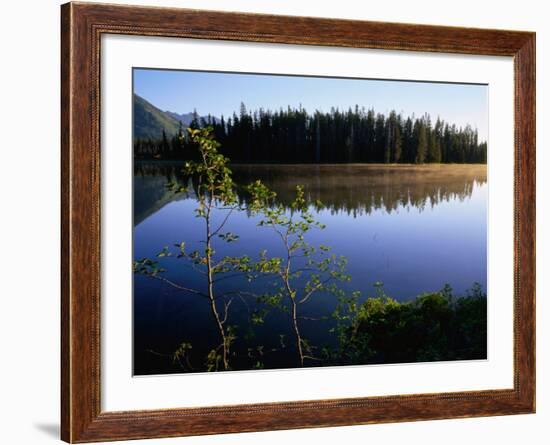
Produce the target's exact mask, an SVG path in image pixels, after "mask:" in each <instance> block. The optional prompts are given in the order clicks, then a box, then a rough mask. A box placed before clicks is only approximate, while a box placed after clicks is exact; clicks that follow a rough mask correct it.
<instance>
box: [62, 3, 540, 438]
mask: <svg viewBox="0 0 550 445" xmlns="http://www.w3.org/2000/svg"><path fill="white" fill-rule="evenodd" d="M104 33H110V34H132V35H148V36H169V37H185V38H195V39H220V40H242V41H250V42H276V43H286V44H302V45H325V46H337V47H338V46H339V47H355V48H382V49H393V50H412V51H431V52H448V53H462V54H480V55H498V56H512V57H513V58H514V69H515V87H514V88H515V168H514V170H515V171H514V175H515V176H514V177H515V191H514V193H515V198H514V199H515V216H514V218H515V220H514V230H515V234H514V253H513V254H514V388H513V389H509V390H488V391H475V392H458V393H437V394H418V395H407V396H388V397H368V398H351V399H332V400H314V401H302V402H288V403H266V404H255V405H237V406H231V407H216V406H214V407H210V408H187V409H186V408H182V409H170V410H154V411H129V412H102V411H101V408H100V335H101V333H100V319H99V313H100V312H99V309H100V250H99V249H100V139H99V131H100V121H99V115H100V112H101V107H100V84H99V69H100V52H101V46H100V38H101V35H102V34H104ZM61 35H62V43H61V148H62V158H61V170H62V178H61V198H62V201H61V202H62V209H61V221H62V226H61V232H62V244H61V266H62V267H61V269H62V272H61V289H62V292H61V297H62V298H61V314H62V316H61V332H62V339H61V352H62V357H61V369H62V374H61V438H62V439H63V440H65V441H67V442H71V443H73V442H93V441H104V440H120V439H138V438H152V437H174V436H185V435H199V434H215V433H230V432H243V431H263V430H279V429H288V428H307V427H322V426H338V425H352V424H367V423H377V422H402V421H411V420H425V419H441V418H451V417H455V418H456V417H474V416H492V415H506V414H519V413H533V412H535V34H534V33H530V32H517V31H502V30H488V29H467V28H454V27H440V26H424V25H409V24H396V23H392V24H390V23H380V22H363V21H352V20H333V19H324V18H306V17H289V16H271V15H256V14H242V13H225V12H224V13H222V12H213V11H197V10H186V9H171V8H149V7H133V6H118V5H106V4H92V3H68V4H65V5H63V6H62V7H61ZM510 254H512V252H510Z"/></svg>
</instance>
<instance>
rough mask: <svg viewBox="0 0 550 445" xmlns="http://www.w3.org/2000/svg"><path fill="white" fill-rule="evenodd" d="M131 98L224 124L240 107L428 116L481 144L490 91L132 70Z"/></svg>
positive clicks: (484, 88)
mask: <svg viewBox="0 0 550 445" xmlns="http://www.w3.org/2000/svg"><path fill="white" fill-rule="evenodd" d="M133 76H134V92H135V93H136V94H138V95H139V96H141V97H143V98H144V99H146V100H147V101H149V102H151V103H152V104H153V105H155V106H156V107H157V108H160V109H161V110H163V111H173V112H176V113H180V114H182V113H189V112H191V111H193V110H194V109H196V110H197V112H198V113H199V115H201V116H205V115H208V114H211V115H212V116H216V117H221V116H222V115H223V116H225V117H226V118H227V117H228V116H231V115H232V114H233V112H236V113H237V114H238V112H239V108H240V104H241V102H243V103H244V104H245V106H246V108H247V109H248V110H249V111H254V110H257V109H259V108H264V109H266V110H267V109H271V110H278V109H279V108H281V107H282V108H287V107H288V106H289V105H290V106H291V107H292V108H295V107H296V108H297V107H299V106H300V105H301V106H302V107H303V108H305V109H306V110H307V111H308V112H310V113H313V112H314V111H315V110H320V111H325V112H328V111H330V109H331V108H332V107H335V108H339V109H340V110H342V109H343V110H347V109H348V108H349V107H352V108H355V105H359V107H360V108H362V107H365V108H366V109H370V108H374V110H375V111H376V112H377V113H383V114H386V115H387V114H388V113H389V112H390V111H391V110H395V111H396V112H398V113H399V112H401V113H402V114H403V115H404V116H411V115H412V114H413V113H414V115H416V116H422V115H423V114H424V113H428V114H429V115H430V116H431V118H432V121H435V120H436V119H437V117H440V118H441V119H443V120H445V121H446V122H448V123H450V124H456V125H457V126H459V127H464V126H466V125H467V124H470V125H471V126H472V127H473V128H477V130H478V132H479V138H480V140H482V141H483V140H487V136H488V97H487V94H488V87H487V85H477V84H451V83H436V82H411V81H398V80H397V81H396V80H372V79H348V78H333V77H304V76H284V75H269V74H239V73H221V72H200V71H181V70H159V69H142V68H135V69H134V71H133Z"/></svg>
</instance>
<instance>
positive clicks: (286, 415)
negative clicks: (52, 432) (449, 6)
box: [61, 3, 535, 443]
mask: <svg viewBox="0 0 550 445" xmlns="http://www.w3.org/2000/svg"><path fill="white" fill-rule="evenodd" d="M61 16H62V29H61V31H62V47H61V61H62V91H61V103H62V107H61V109H62V132H61V135H62V246H61V253H62V255H61V257H62V277H61V280H62V339H61V340H62V341H61V345H62V382H61V390H62V394H61V398H62V413H61V414H62V422H61V424H62V427H61V435H62V439H63V440H65V441H67V442H71V443H73V442H95V441H106V440H123V439H139V438H154V437H175V436H185V435H201V434H216V433H229V432H245V431H263V430H277V429H289V428H307V427H321V426H338V425H353V424H368V423H377V422H401V421H412V420H424V419H441V418H456V417H474V416H492V415H509V414H522V413H524V414H526V413H533V412H534V411H535V34H534V33H530V32H518V31H503V30H488V29H466V28H451V27H439V26H425V25H422V26H421V25H408V24H395V23H379V22H362V21H349V20H334V19H321V18H307V17H287V16H269V15H255V14H241V13H225V12H224V13H222V12H213V11H198V10H186V9H173V8H148V7H137V6H136V7H134V6H117V5H106V4H101V5H100V4H91V3H86V4H81V3H67V4H65V5H63V6H62V9H61Z"/></svg>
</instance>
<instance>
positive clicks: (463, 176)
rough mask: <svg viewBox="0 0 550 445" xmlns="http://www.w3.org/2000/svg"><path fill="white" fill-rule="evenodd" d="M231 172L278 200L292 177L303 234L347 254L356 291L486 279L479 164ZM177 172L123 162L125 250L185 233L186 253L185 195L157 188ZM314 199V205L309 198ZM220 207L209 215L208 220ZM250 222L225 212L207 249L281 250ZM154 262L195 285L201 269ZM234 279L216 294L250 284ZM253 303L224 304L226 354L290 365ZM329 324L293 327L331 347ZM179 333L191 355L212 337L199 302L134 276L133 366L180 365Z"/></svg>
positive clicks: (322, 308) (320, 305)
mask: <svg viewBox="0 0 550 445" xmlns="http://www.w3.org/2000/svg"><path fill="white" fill-rule="evenodd" d="M232 170H233V172H234V178H235V180H236V182H237V184H240V185H244V184H248V183H249V182H251V181H253V180H255V179H261V180H262V181H263V182H264V183H265V184H266V185H268V186H269V187H270V188H272V189H273V190H275V191H276V192H277V196H278V199H279V200H280V202H282V203H284V204H288V203H289V202H291V200H292V198H293V193H294V189H295V186H296V185H297V184H300V185H303V186H304V188H305V192H306V197H307V199H308V200H309V202H311V203H312V209H314V210H315V212H316V218H317V220H319V221H320V222H322V223H323V224H325V225H326V229H325V230H317V231H312V232H309V233H308V241H309V242H310V243H311V244H313V245H318V244H325V245H329V246H331V247H332V250H333V252H334V253H336V254H338V255H343V256H345V257H346V258H347V259H348V261H349V263H348V268H347V271H348V272H349V273H350V274H351V276H352V279H351V281H350V282H349V283H346V284H345V285H344V287H345V289H347V290H350V291H352V290H359V291H361V293H362V295H363V298H366V297H367V296H372V295H374V288H373V284H374V283H375V282H383V283H384V289H385V290H386V292H387V294H389V295H390V296H392V297H393V298H395V299H397V300H402V301H403V300H408V299H412V298H414V297H416V296H417V295H418V294H420V293H423V292H429V291H436V290H439V289H441V288H442V287H443V286H444V285H445V283H449V284H450V285H451V286H452V287H453V289H454V290H455V293H457V294H461V293H463V292H464V291H465V290H467V289H469V288H470V287H471V286H472V284H473V283H474V282H478V283H480V284H481V285H482V287H483V288H484V289H485V288H486V276H487V273H486V257H487V251H486V240H487V233H486V211H487V183H486V169H485V166H481V165H458V166H449V165H441V166H421V167H415V166H365V165H363V166H361V165H338V166H335V165H322V166H312V165H304V166H257V165H256V166H233V167H232ZM178 171H179V169H178V168H177V167H176V165H174V164H169V163H162V162H156V163H152V164H151V163H149V164H147V163H136V165H135V172H134V258H136V259H138V258H142V257H155V255H156V254H157V253H158V252H159V251H160V250H161V249H162V248H163V247H164V246H172V245H173V244H174V243H179V242H180V241H185V242H186V245H187V246H188V251H191V250H193V249H195V248H196V249H200V248H201V244H200V240H201V239H203V233H204V227H203V221H202V220H200V219H197V218H195V216H194V213H193V210H194V209H195V207H196V200H195V199H194V197H193V194H192V192H190V193H189V194H188V195H185V196H184V195H178V196H176V195H174V194H173V193H171V192H170V191H168V190H167V189H166V187H165V184H166V183H167V182H170V181H181V182H185V180H184V178H183V176H182V175H181V174H179V173H178ZM243 199H245V197H244V196H243ZM317 200H319V201H321V202H322V204H323V206H322V207H314V204H313V203H315V202H316V201H317ZM223 216H224V215H219V216H218V218H219V221H218V222H221V220H222V219H223ZM215 222H216V221H215ZM257 222H258V218H253V217H249V216H248V215H247V214H246V213H244V212H243V213H237V214H233V215H232V216H231V218H230V220H229V222H228V225H227V226H226V228H227V230H228V231H232V232H234V233H237V234H239V236H240V239H239V241H238V242H235V243H231V244H225V243H221V244H219V245H217V246H216V247H217V249H218V252H217V253H218V254H219V255H220V256H224V255H239V254H248V255H250V256H251V257H255V256H257V253H258V252H259V251H260V250H262V249H266V250H268V252H269V253H270V254H271V255H282V253H283V252H282V249H281V247H282V246H281V244H280V240H279V239H278V238H277V236H276V234H274V233H273V232H271V231H269V230H266V229H262V228H258V227H257ZM224 231H225V229H224ZM162 265H163V267H164V268H166V269H167V272H166V277H167V278H170V279H172V280H174V281H178V282H182V281H183V282H185V283H186V284H187V285H189V286H191V287H201V286H203V280H204V278H203V277H202V276H201V275H200V274H199V273H197V272H196V271H194V270H193V269H191V268H190V267H187V266H184V265H183V263H182V262H181V260H175V259H173V258H167V259H163V260H162ZM239 280H240V279H239V278H236V279H234V280H231V279H229V280H226V281H225V282H224V283H223V284H221V283H220V287H223V289H220V291H226V290H232V289H238V288H240V287H244V286H250V285H249V284H247V283H246V282H244V281H239ZM270 284H271V283H265V282H263V283H262V282H261V280H260V281H258V282H256V283H254V284H253V287H254V290H262V287H268V286H270ZM334 303H335V302H334V298H333V297H330V296H323V295H321V296H319V298H318V299H312V300H311V301H310V302H308V303H307V304H306V305H304V309H303V315H305V316H308V317H317V318H318V317H319V316H323V315H329V314H330V313H331V312H332V310H333V309H334ZM254 309H255V303H254V302H250V301H245V300H242V301H236V302H235V303H233V307H232V311H231V323H232V324H235V325H237V326H238V333H237V336H238V340H237V344H236V345H235V351H240V352H238V353H239V354H241V355H242V356H243V361H242V369H248V368H250V363H252V362H254V361H255V360H256V358H258V359H261V361H262V362H263V363H264V364H265V366H266V367H273V368H280V367H294V366H295V365H296V363H295V355H294V354H292V353H288V354H286V355H285V354H284V353H273V354H267V353H266V352H265V351H268V350H270V349H273V350H275V349H277V350H282V349H284V348H282V346H281V345H282V344H285V343H286V342H291V341H292V340H291V332H290V329H289V323H288V318H287V316H286V315H284V314H282V313H278V312H277V311H272V312H271V313H270V314H269V316H268V317H267V318H266V321H265V323H264V324H263V325H261V326H259V327H255V328H254V330H252V329H251V326H250V325H249V323H248V315H249V313H250V311H252V310H254ZM331 327H332V322H331V321H328V320H316V321H311V322H309V323H306V322H304V323H303V327H302V329H303V333H304V336H305V337H306V338H308V339H309V340H310V341H311V342H312V343H313V344H317V345H325V344H326V345H329V346H331V345H334V341H335V340H334V336H333V335H332V334H330V333H329V329H330V328H331ZM281 336H282V337H281ZM183 341H186V342H190V343H191V344H192V345H193V354H194V355H195V356H194V359H195V360H201V359H202V358H204V357H205V356H206V354H207V353H208V350H209V349H211V347H212V345H215V344H217V343H218V342H219V339H218V337H217V333H216V330H215V327H214V324H213V322H212V318H211V314H210V312H209V307H208V305H207V304H206V302H205V301H202V300H199V299H197V297H195V296H193V295H190V294H185V293H184V292H181V291H178V290H175V289H173V288H171V287H170V286H167V285H166V284H163V283H161V282H158V281H155V280H151V279H148V278H146V277H143V276H135V278H134V373H135V374H162V373H173V372H182V369H181V367H179V366H177V365H175V364H173V363H172V361H171V359H170V358H169V357H168V355H169V354H170V353H172V352H173V351H174V350H175V349H176V348H177V346H178V344H180V343H181V342H183ZM254 345H262V346H263V349H261V348H260V350H256V349H254V348H255V346H254ZM249 347H252V349H253V351H249V350H248V348H249ZM287 349H288V348H287ZM245 356H247V357H245ZM201 357H202V358H201Z"/></svg>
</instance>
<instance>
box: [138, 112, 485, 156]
mask: <svg viewBox="0 0 550 445" xmlns="http://www.w3.org/2000/svg"><path fill="white" fill-rule="evenodd" d="M189 126H190V127H191V128H200V127H206V126H210V127H212V128H213V129H214V134H215V138H216V140H218V141H219V142H220V143H221V149H220V151H221V152H222V153H223V154H224V155H225V156H227V157H229V158H230V159H231V161H232V162H241V163H348V162H350V163H351V162H353V163H382V164H387V163H411V164H423V163H486V162H487V143H486V142H480V141H479V137H478V132H477V130H476V129H473V128H472V127H471V126H469V125H467V126H466V127H465V128H462V127H457V126H456V125H454V124H449V123H447V122H444V121H443V120H441V119H439V118H438V119H437V120H436V121H435V122H432V120H431V118H430V116H429V115H428V114H425V115H424V116H422V117H415V116H414V115H413V116H408V117H404V116H403V115H402V114H398V113H396V112H395V111H391V112H390V113H389V114H388V115H384V114H381V113H375V111H374V110H372V109H370V110H366V109H364V108H359V107H358V106H356V107H355V109H351V108H350V109H349V110H348V111H340V110H338V109H334V108H333V109H332V110H331V111H330V112H328V113H323V112H320V111H316V112H315V113H313V114H309V113H308V112H307V111H306V110H305V109H303V108H302V107H300V108H291V107H288V108H287V109H286V110H283V109H281V110H279V111H271V110H264V109H259V110H257V111H254V112H249V111H247V109H246V107H245V106H244V104H241V108H240V112H239V114H237V113H234V114H233V116H232V117H230V118H228V119H227V120H226V119H225V118H224V117H223V116H222V117H221V119H219V120H218V119H213V118H210V117H209V118H199V117H198V115H197V114H196V112H195V113H194V119H193V121H192V122H191V124H190V125H189ZM185 133H186V132H184V129H183V127H182V126H181V125H180V129H179V131H178V133H177V134H176V135H174V136H173V137H171V138H169V137H167V136H166V133H164V132H163V136H162V138H161V139H160V140H152V139H146V140H144V139H137V140H135V141H134V154H135V157H136V158H137V159H147V158H154V159H186V160H195V159H197V158H198V156H199V151H198V149H197V147H196V146H195V145H194V144H193V143H192V142H190V140H189V138H187V136H186V135H185Z"/></svg>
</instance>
